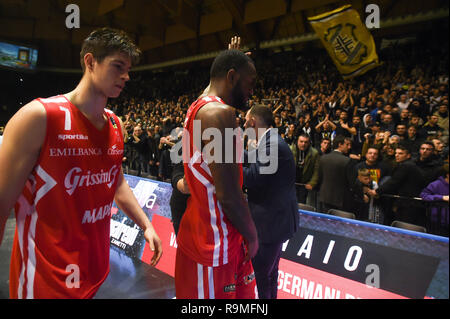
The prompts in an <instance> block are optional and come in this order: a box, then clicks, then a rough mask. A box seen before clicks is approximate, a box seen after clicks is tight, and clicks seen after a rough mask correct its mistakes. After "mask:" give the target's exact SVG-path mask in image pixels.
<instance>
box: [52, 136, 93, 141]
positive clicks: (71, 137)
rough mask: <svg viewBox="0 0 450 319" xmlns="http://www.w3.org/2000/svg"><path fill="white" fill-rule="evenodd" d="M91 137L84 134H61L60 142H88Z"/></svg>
mask: <svg viewBox="0 0 450 319" xmlns="http://www.w3.org/2000/svg"><path fill="white" fill-rule="evenodd" d="M88 139H89V137H87V136H86V135H83V134H59V135H58V140H63V141H65V140H88Z"/></svg>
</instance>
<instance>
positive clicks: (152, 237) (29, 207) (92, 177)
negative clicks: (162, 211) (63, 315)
mask: <svg viewBox="0 0 450 319" xmlns="http://www.w3.org/2000/svg"><path fill="white" fill-rule="evenodd" d="M139 55H140V50H139V49H138V48H137V47H136V45H135V44H134V43H133V42H132V41H131V40H130V38H129V37H128V36H127V35H126V34H125V33H124V32H122V31H119V30H114V29H110V28H103V29H98V30H95V31H93V32H92V33H91V34H90V35H89V36H88V38H86V39H85V40H84V42H83V45H82V49H81V53H80V60H81V61H80V62H81V66H82V69H83V71H84V74H83V77H82V79H81V81H80V83H79V84H78V86H77V87H76V88H75V89H74V90H73V91H71V92H69V93H67V94H63V95H58V96H54V97H50V98H38V99H36V100H33V101H32V102H30V103H28V104H27V105H25V106H24V107H22V108H21V109H20V110H19V111H18V112H17V113H16V114H15V115H14V116H13V117H12V118H11V120H10V121H9V122H8V124H7V126H6V128H5V132H4V138H3V144H2V145H1V146H0V243H1V241H2V238H3V231H4V227H5V223H6V220H7V218H8V215H9V212H10V211H11V209H12V208H13V207H14V208H15V217H16V231H15V237H14V243H13V251H12V256H11V267H10V297H11V298H92V297H93V296H94V295H95V293H96V292H97V290H98V288H99V287H100V285H101V284H102V283H103V281H104V280H105V279H106V277H107V275H108V272H109V231H110V216H111V212H110V210H111V206H112V203H113V201H115V202H116V204H117V206H118V207H119V208H120V209H121V210H122V211H123V212H125V214H127V215H128V216H129V217H130V218H131V219H132V220H133V221H134V222H135V223H136V224H137V225H138V226H139V227H141V228H142V229H143V230H144V237H145V239H146V240H147V241H148V242H149V245H150V247H151V249H152V250H154V255H153V259H152V264H153V265H156V263H157V262H158V261H159V259H160V257H161V254H162V246H161V241H160V239H159V237H158V235H157V234H156V232H155V230H154V229H153V226H152V224H151V223H150V221H149V219H148V218H147V216H146V214H145V213H144V211H143V210H142V209H141V207H140V206H139V203H138V202H137V200H136V198H135V197H134V195H133V192H132V191H131V189H130V187H129V186H128V184H127V183H126V181H125V179H124V176H123V172H122V165H121V163H122V156H123V125H122V122H121V121H120V119H119V118H118V117H117V116H116V115H115V114H113V113H112V112H111V111H109V110H107V109H106V108H105V107H106V103H107V100H108V98H115V97H118V96H119V95H120V93H121V91H122V89H123V88H124V86H125V83H126V82H127V81H128V80H129V79H130V78H129V75H128V73H129V70H130V68H131V66H132V65H133V64H135V63H137V62H138V59H139ZM69 265H76V266H77V267H79V269H80V276H79V283H78V285H75V287H74V286H73V285H71V286H67V284H66V278H67V277H68V276H70V275H71V273H70V272H68V270H67V269H69V268H67V266H69Z"/></svg>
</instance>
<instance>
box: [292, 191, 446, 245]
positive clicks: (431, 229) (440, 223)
mask: <svg viewBox="0 0 450 319" xmlns="http://www.w3.org/2000/svg"><path fill="white" fill-rule="evenodd" d="M305 185H306V184H302V183H295V186H296V187H299V186H305ZM317 194H318V192H317ZM317 198H318V196H314V199H313V202H311V201H310V202H309V204H310V205H311V206H313V207H314V208H315V209H316V211H317V212H320V205H319V202H318V200H317ZM380 198H383V199H387V200H389V199H391V200H392V202H391V205H383V209H385V210H392V208H393V206H392V203H393V202H394V200H403V201H408V202H410V203H411V205H414V206H415V207H422V208H423V209H424V212H425V214H426V225H425V228H426V231H427V233H429V234H434V235H439V236H445V237H449V221H448V219H449V213H448V209H449V208H448V202H446V201H425V200H423V199H422V198H420V197H405V196H400V195H392V194H383V195H381V196H380ZM433 211H434V212H435V214H433ZM323 213H327V212H323ZM385 213H387V214H390V215H392V211H390V212H385ZM434 215H435V216H434ZM390 222H392V221H390ZM387 226H391V225H387Z"/></svg>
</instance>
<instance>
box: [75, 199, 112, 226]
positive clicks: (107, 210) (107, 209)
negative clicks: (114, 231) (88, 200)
mask: <svg viewBox="0 0 450 319" xmlns="http://www.w3.org/2000/svg"><path fill="white" fill-rule="evenodd" d="M112 205H113V204H112V203H111V204H108V205H105V206H101V207H98V208H94V209H92V210H86V211H85V212H84V216H83V220H82V222H81V223H82V224H86V223H89V224H93V223H95V222H97V221H99V220H102V219H104V218H105V217H106V216H110V215H111V208H112Z"/></svg>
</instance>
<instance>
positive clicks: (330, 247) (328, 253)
mask: <svg viewBox="0 0 450 319" xmlns="http://www.w3.org/2000/svg"><path fill="white" fill-rule="evenodd" d="M334 243H335V241H334V240H330V243H329V244H328V248H327V252H326V253H325V257H323V261H322V262H323V263H324V264H328V260H329V259H330V255H331V252H332V251H333V248H334Z"/></svg>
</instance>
